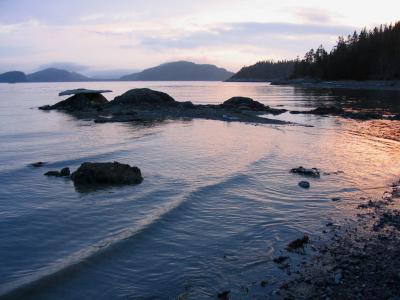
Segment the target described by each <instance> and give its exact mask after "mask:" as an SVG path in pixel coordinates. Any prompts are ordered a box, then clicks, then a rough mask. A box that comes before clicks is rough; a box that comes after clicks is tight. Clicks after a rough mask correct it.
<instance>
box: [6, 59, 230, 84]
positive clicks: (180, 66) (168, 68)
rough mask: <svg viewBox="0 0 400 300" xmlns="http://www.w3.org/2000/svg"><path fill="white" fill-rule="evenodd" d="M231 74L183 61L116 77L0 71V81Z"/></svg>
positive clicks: (53, 70)
mask: <svg viewBox="0 0 400 300" xmlns="http://www.w3.org/2000/svg"><path fill="white" fill-rule="evenodd" d="M233 74H234V73H232V72H229V71H227V70H225V69H223V68H219V67H217V66H215V65H208V64H196V63H193V62H187V61H178V62H170V63H165V64H162V65H159V66H157V67H154V68H149V69H146V70H143V71H141V72H138V73H134V74H129V75H125V76H122V77H120V78H119V79H99V78H90V77H87V76H85V75H82V74H80V73H76V72H70V71H67V70H62V69H56V68H47V69H44V70H41V71H38V72H35V73H32V74H28V75H26V74H25V73H24V72H21V71H11V72H6V73H3V74H0V82H3V83H18V82H83V81H224V80H226V79H228V78H230V77H231V76H232V75H233Z"/></svg>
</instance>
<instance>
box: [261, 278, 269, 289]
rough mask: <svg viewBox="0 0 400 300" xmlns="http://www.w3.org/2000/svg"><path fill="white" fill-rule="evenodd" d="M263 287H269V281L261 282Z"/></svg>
mask: <svg viewBox="0 0 400 300" xmlns="http://www.w3.org/2000/svg"><path fill="white" fill-rule="evenodd" d="M260 285H261V287H263V288H265V287H266V286H267V285H268V280H262V281H261V282H260Z"/></svg>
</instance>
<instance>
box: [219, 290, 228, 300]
mask: <svg viewBox="0 0 400 300" xmlns="http://www.w3.org/2000/svg"><path fill="white" fill-rule="evenodd" d="M230 292H231V291H223V292H221V293H218V299H222V300H228V299H229V294H230Z"/></svg>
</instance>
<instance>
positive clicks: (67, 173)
mask: <svg viewBox="0 0 400 300" xmlns="http://www.w3.org/2000/svg"><path fill="white" fill-rule="evenodd" d="M60 174H61V176H69V175H70V174H71V171H70V170H69V168H68V167H66V168H63V169H61V171H60Z"/></svg>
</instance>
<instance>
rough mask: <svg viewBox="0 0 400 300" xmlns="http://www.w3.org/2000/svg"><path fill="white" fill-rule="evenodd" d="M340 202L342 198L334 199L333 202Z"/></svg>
mask: <svg viewBox="0 0 400 300" xmlns="http://www.w3.org/2000/svg"><path fill="white" fill-rule="evenodd" d="M340 200H342V198H340V197H336V198H332V201H334V202H336V201H340Z"/></svg>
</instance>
